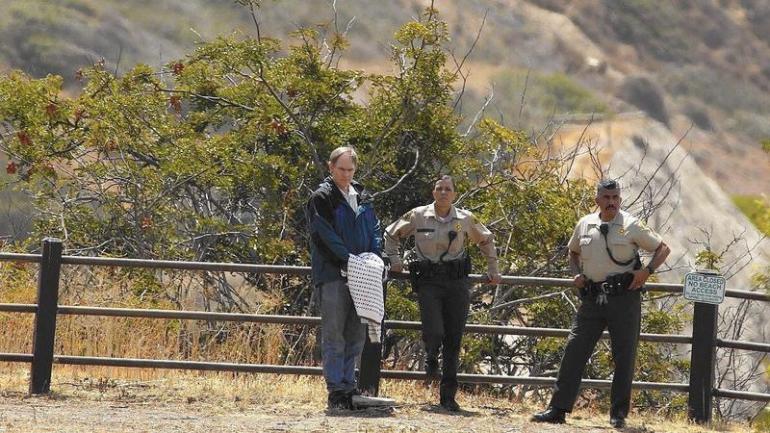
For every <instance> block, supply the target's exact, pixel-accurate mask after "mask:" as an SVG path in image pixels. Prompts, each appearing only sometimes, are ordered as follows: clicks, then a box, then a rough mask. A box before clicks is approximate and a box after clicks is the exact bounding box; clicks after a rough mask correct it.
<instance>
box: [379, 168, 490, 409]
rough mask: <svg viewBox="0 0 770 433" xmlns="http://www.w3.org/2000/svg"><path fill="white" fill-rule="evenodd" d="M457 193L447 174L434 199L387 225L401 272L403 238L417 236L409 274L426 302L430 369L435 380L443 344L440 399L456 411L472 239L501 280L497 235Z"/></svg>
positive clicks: (388, 250) (388, 247) (390, 252)
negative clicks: (456, 203)
mask: <svg viewBox="0 0 770 433" xmlns="http://www.w3.org/2000/svg"><path fill="white" fill-rule="evenodd" d="M455 197H456V192H455V187H454V182H453V181H452V178H451V177H450V176H443V177H442V178H441V179H439V180H438V181H437V182H436V183H435V185H434V188H433V198H434V200H435V201H434V202H433V203H431V204H429V205H427V206H420V207H417V208H414V209H412V210H411V211H409V212H407V213H406V214H404V216H402V217H401V218H400V219H399V220H398V221H396V222H394V223H393V224H391V225H390V226H389V227H388V228H387V229H385V248H384V250H385V254H387V256H388V258H389V259H390V263H391V270H393V271H396V272H398V271H401V270H402V267H403V265H402V261H401V257H400V255H399V246H400V244H401V240H403V239H408V238H409V237H411V236H414V239H415V251H416V253H417V260H416V261H413V262H412V263H410V265H409V273H410V279H411V281H412V288H413V290H414V291H416V292H417V294H418V301H419V304H420V317H421V319H422V339H423V342H424V343H425V351H426V352H427V359H426V362H425V370H426V373H427V376H428V378H429V379H430V380H434V379H437V378H438V352H439V349H440V348H441V349H442V352H441V354H442V360H443V365H442V374H441V385H440V391H439V393H440V402H441V406H442V407H444V408H445V409H447V410H449V411H452V412H456V411H459V410H460V406H459V405H458V404H457V402H456V401H455V394H456V393H457V366H458V359H459V354H460V341H461V339H462V335H463V330H464V329H465V322H466V320H467V318H468V308H469V305H470V282H469V281H468V274H469V273H470V259H469V258H468V255H467V252H466V250H465V244H466V240H468V239H469V240H470V241H472V242H474V243H475V244H477V245H478V246H479V248H480V249H481V252H482V254H484V257H486V259H487V275H488V277H489V281H490V282H491V283H492V284H498V283H499V282H500V273H499V272H498V270H497V253H496V251H495V243H494V238H493V236H492V233H491V232H490V231H489V230H488V229H487V228H486V227H484V226H483V225H482V224H481V223H479V222H478V221H477V220H476V218H475V217H474V216H473V214H472V213H470V212H468V211H466V210H463V209H457V208H456V207H454V206H453V205H452V203H454V200H455ZM442 346H443V347H442Z"/></svg>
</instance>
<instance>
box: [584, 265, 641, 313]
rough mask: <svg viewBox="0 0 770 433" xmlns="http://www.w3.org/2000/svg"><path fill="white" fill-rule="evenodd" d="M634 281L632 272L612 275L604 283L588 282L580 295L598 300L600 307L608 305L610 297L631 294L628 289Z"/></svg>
mask: <svg viewBox="0 0 770 433" xmlns="http://www.w3.org/2000/svg"><path fill="white" fill-rule="evenodd" d="M633 281H634V274H633V273H632V272H624V273H622V274H616V275H610V276H609V277H607V279H606V280H604V281H591V280H588V283H587V284H586V286H585V287H583V288H582V289H580V295H581V296H583V297H586V296H590V297H592V298H596V303H597V304H599V305H602V304H606V303H607V297H608V296H622V295H627V294H629V293H631V290H628V289H629V287H631V283H632V282H633Z"/></svg>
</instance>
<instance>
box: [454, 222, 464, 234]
mask: <svg viewBox="0 0 770 433" xmlns="http://www.w3.org/2000/svg"><path fill="white" fill-rule="evenodd" d="M462 228H463V226H462V224H460V223H457V224H455V231H457V232H459V231H460V230H461V229H462Z"/></svg>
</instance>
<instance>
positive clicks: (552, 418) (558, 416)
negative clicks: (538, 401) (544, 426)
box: [530, 407, 567, 424]
mask: <svg viewBox="0 0 770 433" xmlns="http://www.w3.org/2000/svg"><path fill="white" fill-rule="evenodd" d="M565 413H567V411H565V410H561V409H559V408H556V407H549V408H548V409H546V410H544V411H542V412H540V413H536V414H534V415H532V418H530V421H534V422H547V423H551V424H564V422H565V419H564V414H565Z"/></svg>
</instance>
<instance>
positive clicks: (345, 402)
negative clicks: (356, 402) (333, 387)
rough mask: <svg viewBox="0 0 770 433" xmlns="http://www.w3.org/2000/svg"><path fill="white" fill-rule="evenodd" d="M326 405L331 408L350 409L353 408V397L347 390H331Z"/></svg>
mask: <svg viewBox="0 0 770 433" xmlns="http://www.w3.org/2000/svg"><path fill="white" fill-rule="evenodd" d="M326 407H327V409H329V410H341V409H344V410H350V409H351V408H352V404H351V398H350V396H349V395H348V393H347V392H345V391H341V390H340V391H331V392H329V397H328V398H327V400H326Z"/></svg>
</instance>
